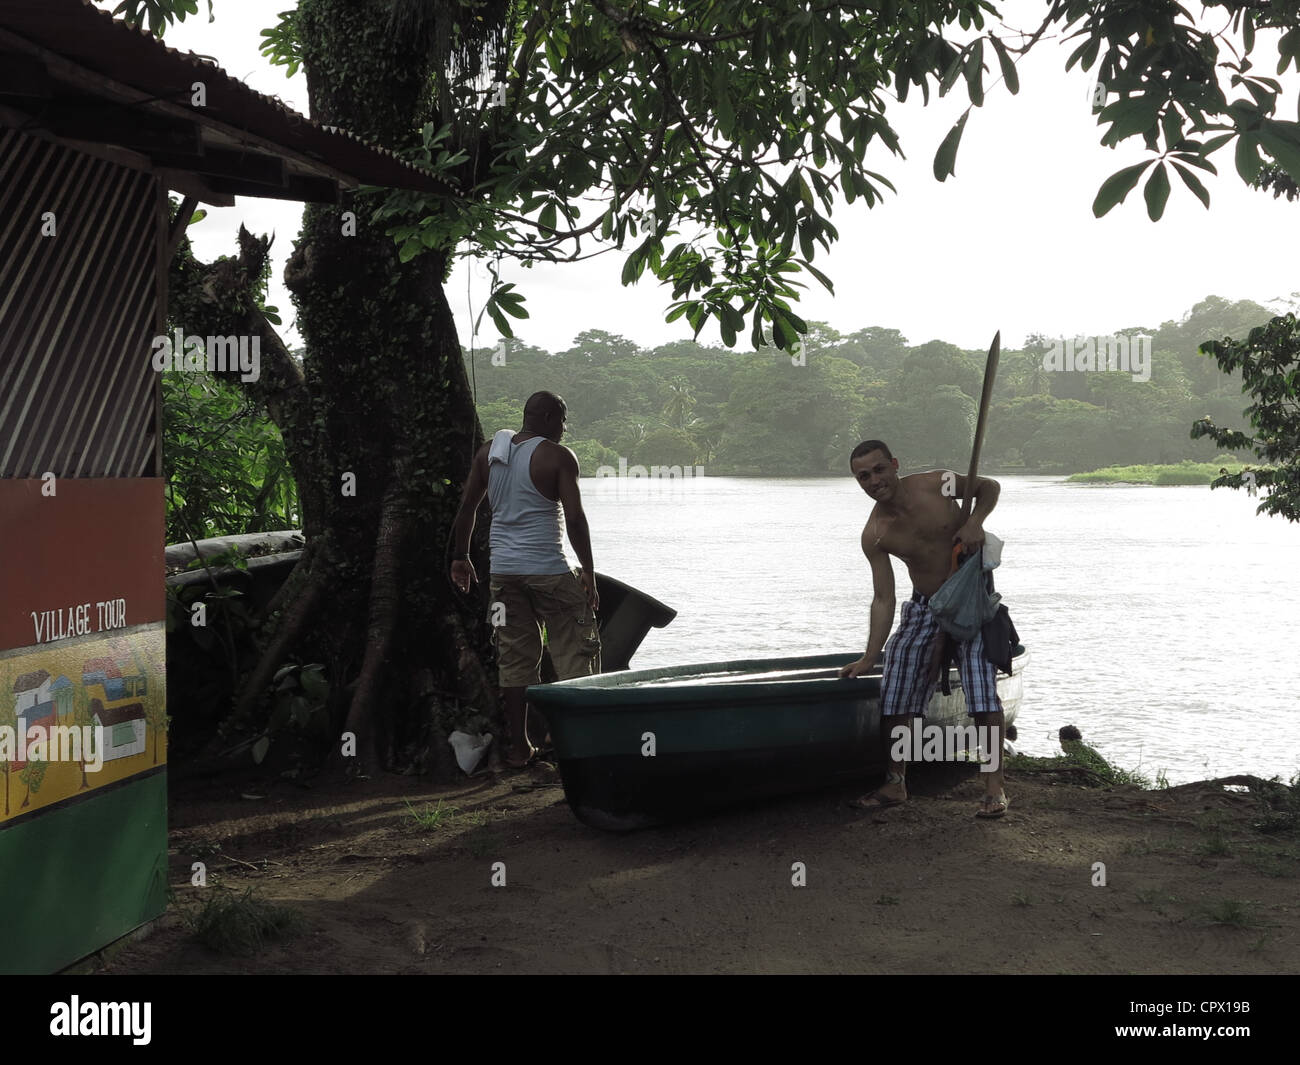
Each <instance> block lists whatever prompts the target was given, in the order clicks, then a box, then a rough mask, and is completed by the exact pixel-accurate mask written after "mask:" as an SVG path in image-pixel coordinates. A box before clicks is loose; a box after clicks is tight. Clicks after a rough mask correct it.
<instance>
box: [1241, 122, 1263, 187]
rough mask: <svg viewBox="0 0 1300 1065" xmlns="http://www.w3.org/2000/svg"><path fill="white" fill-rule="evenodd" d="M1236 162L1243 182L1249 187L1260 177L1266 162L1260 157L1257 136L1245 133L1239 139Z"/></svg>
mask: <svg viewBox="0 0 1300 1065" xmlns="http://www.w3.org/2000/svg"><path fill="white" fill-rule="evenodd" d="M1236 162H1237V173H1238V174H1240V175H1241V180H1242V181H1244V182H1245V183H1246V184H1247V185H1250V184H1252V183H1253V182H1254V180H1255V178H1257V177H1258V176H1259V168H1260V167H1261V166H1263V165H1264V160H1263V159H1261V158H1260V157H1259V142H1258V141H1257V140H1256V139H1255V134H1253V133H1243V134H1242V135H1241V136H1240V137H1238V138H1237V153H1236Z"/></svg>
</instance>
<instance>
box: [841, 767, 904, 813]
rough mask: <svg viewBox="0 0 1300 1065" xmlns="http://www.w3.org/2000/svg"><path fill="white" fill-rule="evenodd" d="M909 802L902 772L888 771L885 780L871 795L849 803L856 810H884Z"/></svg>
mask: <svg viewBox="0 0 1300 1065" xmlns="http://www.w3.org/2000/svg"><path fill="white" fill-rule="evenodd" d="M905 802H907V785H906V784H905V783H904V782H903V775H902V774H901V773H887V774H886V775H885V782H884V783H883V784H882V785H881V786H880V787H879V788H877V789H876V790H875V791H873V792H872V793H871V794H870V795H864V796H862V798H860V799H852V800H850V802H849V805H850V806H852V807H853V809H855V810H883V809H886V808H888V807H890V806H901V805H902V804H903V803H905Z"/></svg>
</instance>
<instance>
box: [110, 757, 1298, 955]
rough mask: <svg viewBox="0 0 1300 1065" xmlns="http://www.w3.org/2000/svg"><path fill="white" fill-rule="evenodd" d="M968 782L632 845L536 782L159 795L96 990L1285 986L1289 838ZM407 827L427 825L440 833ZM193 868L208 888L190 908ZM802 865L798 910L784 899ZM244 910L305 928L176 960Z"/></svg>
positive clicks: (1166, 797)
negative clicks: (619, 976)
mask: <svg viewBox="0 0 1300 1065" xmlns="http://www.w3.org/2000/svg"><path fill="white" fill-rule="evenodd" d="M976 777H977V775H976V774H975V773H974V772H973V771H972V770H969V769H966V770H964V771H963V770H958V769H956V768H955V767H936V766H916V767H913V771H912V772H911V773H909V783H910V784H911V785H912V790H913V793H914V796H915V797H914V800H913V801H912V802H910V803H909V804H908V805H906V806H904V807H899V808H895V809H891V810H888V811H877V812H874V813H863V812H860V811H856V810H853V809H851V808H849V807H847V806H846V805H845V800H846V799H848V798H850V797H852V796H854V795H856V794H861V793H862V791H863V790H864V788H863V787H858V788H854V789H841V790H838V791H829V792H823V793H819V794H811V795H802V796H796V797H792V798H787V799H779V800H774V801H770V802H767V803H764V804H761V805H753V806H748V807H744V808H740V809H737V810H734V811H732V812H729V813H723V814H719V815H714V816H711V817H707V818H702V819H700V820H697V821H694V822H690V823H685V824H679V825H674V826H671V827H665V828H656V829H647V830H643V831H640V832H635V833H631V834H627V835H613V834H608V833H603V832H599V831H596V830H595V829H591V828H587V827H586V826H584V825H582V824H580V823H579V822H578V821H577V820H576V819H575V818H574V817H573V815H572V814H571V813H570V811H569V808H568V806H567V804H566V803H565V801H564V793H563V790H562V789H561V788H560V786H559V784H558V776H557V774H556V773H555V771H554V770H553V769H550V768H549V767H537V768H533V769H531V770H528V771H525V772H522V773H515V774H512V775H509V776H503V777H499V778H498V777H491V776H488V777H478V778H474V779H472V780H470V781H468V782H466V783H465V784H464V785H463V786H460V787H454V788H441V789H434V788H432V787H430V785H429V784H428V783H427V782H425V781H421V780H419V779H417V778H411V777H397V776H387V777H383V778H380V779H376V780H370V781H363V782H354V783H352V784H349V785H346V786H340V787H338V788H335V789H332V790H324V789H305V788H302V787H299V786H296V785H294V784H291V783H288V782H276V783H274V784H271V785H269V786H268V785H266V784H261V785H259V784H258V783H256V781H255V780H245V781H242V782H238V783H230V782H222V783H208V784H205V785H203V786H199V787H195V786H190V787H187V788H184V789H177V788H174V789H173V796H172V807H171V815H170V816H171V846H170V882H171V884H172V886H173V889H174V891H175V900H174V902H173V903H172V905H171V906H170V907H169V909H168V913H167V915H166V916H165V917H164V918H163V919H162V921H161V922H159V923H158V924H156V925H155V926H154V928H153V930H152V932H151V933H150V934H149V935H147V936H146V937H145V938H143V939H140V940H138V941H136V942H133V943H130V944H128V945H127V946H125V947H122V948H119V949H118V950H117V951H116V952H115V953H112V952H105V956H104V957H102V958H100V959H98V961H97V966H96V967H98V968H99V969H101V970H102V971H105V972H112V973H493V972H509V973H517V972H527V973H706V972H707V973H715V972H717V973H723V972H725V973H778V972H779V973H796V972H797V973H813V972H825V973H850V972H852V973H862V972H905V973H949V972H991V973H1247V972H1249V973H1283V972H1286V973H1295V972H1300V950H1298V949H1297V947H1300V891H1297V878H1298V877H1300V839H1297V835H1296V833H1295V832H1294V831H1291V832H1287V833H1274V834H1267V833H1264V832H1262V831H1260V830H1259V829H1258V828H1257V827H1256V824H1257V823H1258V822H1259V819H1260V814H1261V805H1260V803H1259V801H1258V800H1257V799H1256V798H1255V797H1254V796H1253V795H1252V794H1250V793H1249V792H1246V791H1235V790H1231V789H1225V787H1224V786H1223V785H1222V784H1219V783H1212V782H1207V783H1201V784H1189V785H1184V786H1181V787H1177V788H1171V789H1167V790H1163V791H1141V790H1139V789H1137V788H1133V787H1123V788H1111V789H1098V788H1085V787H1081V786H1079V785H1078V784H1077V783H1073V782H1071V781H1069V780H1068V779H1055V778H1053V777H1052V776H1047V775H1042V774H1039V773H1035V774H1016V773H1015V772H1014V771H1013V772H1012V773H1010V774H1009V777H1008V786H1007V791H1008V793H1009V795H1010V796H1011V800H1012V805H1011V809H1010V811H1009V812H1008V814H1007V815H1006V817H1005V818H1004V819H1003V820H1001V821H980V820H976V819H975V818H974V817H973V816H972V815H973V813H974V811H975V808H976V799H977V797H978V795H979V794H980V789H981V783H980V782H979V781H978V780H977V779H976ZM1243 779H1244V778H1243ZM868 783H869V782H868ZM412 810H414V811H415V812H417V813H428V812H433V811H438V817H437V824H436V825H432V826H425V827H422V826H420V825H419V824H418V823H417V820H416V817H415V816H413V813H412ZM196 861H202V862H204V863H205V865H206V869H207V875H208V886H207V887H194V886H192V885H191V876H192V873H191V868H192V863H194V862H196ZM797 862H798V863H802V864H803V868H804V870H805V876H806V886H802V887H799V886H795V885H794V883H793V880H795V879H796V878H797V877H796V873H795V872H794V871H793V867H794V863H797ZM1097 862H1101V863H1104V865H1105V869H1104V876H1105V886H1094V880H1095V879H1097V878H1098V877H1099V875H1100V871H1094V863H1097ZM495 863H504V876H505V884H504V886H494V885H493V882H492V880H493V875H494V874H493V869H494V864H495ZM499 878H500V871H499V867H498V879H499ZM250 887H251V888H252V889H254V894H255V897H257V898H262V899H267V900H275V901H278V902H282V903H285V904H287V905H289V906H291V907H292V908H293V909H295V910H297V911H298V912H299V913H300V914H301V915H303V917H304V918H305V928H304V930H303V931H301V932H300V933H298V934H297V935H295V936H293V937H291V938H288V939H286V940H282V941H278V942H275V943H271V944H269V945H266V946H263V947H262V948H260V949H259V950H258V951H256V952H255V953H253V954H250V955H247V956H234V957H231V956H224V955H221V954H217V953H215V952H213V951H212V950H211V949H209V948H208V947H206V946H203V945H201V944H200V943H198V942H197V941H196V940H195V939H194V938H193V936H192V935H191V932H190V929H189V927H188V925H187V924H186V922H185V920H184V915H186V914H190V915H193V914H195V913H197V912H198V910H199V908H200V906H201V905H202V904H203V903H204V902H205V901H206V900H209V899H211V898H213V897H215V896H214V895H213V893H214V892H230V891H235V892H241V893H242V892H244V891H246V890H247V889H248V888H250Z"/></svg>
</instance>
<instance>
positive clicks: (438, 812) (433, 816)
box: [406, 799, 460, 832]
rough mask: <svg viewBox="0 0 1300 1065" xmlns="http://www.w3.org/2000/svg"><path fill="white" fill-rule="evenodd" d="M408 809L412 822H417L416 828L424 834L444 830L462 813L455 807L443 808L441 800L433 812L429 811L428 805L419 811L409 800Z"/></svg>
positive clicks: (407, 802)
mask: <svg viewBox="0 0 1300 1065" xmlns="http://www.w3.org/2000/svg"><path fill="white" fill-rule="evenodd" d="M406 809H407V810H408V811H409V812H410V815H411V820H412V821H414V822H415V826H416V827H417V828H419V829H420V830H421V831H424V832H432V831H433V830H434V829H435V828H442V827H443V826H444V825H445V824H447V822H448V821H450V820H451V818H453V817H455V816H456V814H458V813H459V812H460V811H459V810H458V809H457V808H456V807H455V806H443V805H442V800H441V799H439V800H438V805H437V806H436V807H434V808H433V809H432V810H430V809H429V804H428V803H425V804H424V808H423V809H421V810H417V809H416V808H415V807H414V806H412V805H411V801H410V800H409V799H407V800H406Z"/></svg>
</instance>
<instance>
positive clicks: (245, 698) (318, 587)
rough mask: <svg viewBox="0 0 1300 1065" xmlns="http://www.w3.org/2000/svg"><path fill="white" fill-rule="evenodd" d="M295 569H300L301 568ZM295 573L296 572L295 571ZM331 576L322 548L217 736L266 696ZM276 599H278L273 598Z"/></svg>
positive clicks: (328, 562)
mask: <svg viewBox="0 0 1300 1065" xmlns="http://www.w3.org/2000/svg"><path fill="white" fill-rule="evenodd" d="M298 568H301V566H300V567H298ZM296 572H297V568H296V569H295V573H296ZM332 573H333V567H332V566H331V564H330V561H329V549H328V547H327V546H326V547H322V548H320V549H319V550H318V551H317V553H316V554H315V555H313V556H312V558H311V561H310V564H309V569H308V570H307V571H306V572H305V575H304V577H303V578H302V582H303V583H302V589H301V592H300V593H299V594H298V596H297V598H296V599H295V600H294V603H293V606H292V607H290V608H289V610H288V612H287V613H286V614H285V616H284V617H283V618H282V619H281V621H280V626H279V628H278V629H277V631H276V633H275V636H274V638H273V639H272V640H271V641H270V643H268V644H267V645H266V649H265V650H264V651H263V652H262V656H261V658H259V659H258V661H257V665H256V666H254V667H253V671H252V673H250V674H249V676H248V679H247V680H246V681H245V682H244V685H243V688H242V689H241V690H240V692H239V695H238V697H237V698H236V700H235V708H234V709H233V710H232V711H231V712H230V714H229V716H228V717H227V718H226V719H225V721H223V722H222V723H221V726H220V727H219V728H218V736H220V735H221V734H222V733H223V732H224V731H226V730H227V729H228V728H229V727H230V726H231V725H233V724H235V723H237V722H239V721H242V720H244V719H245V718H247V717H248V716H249V715H250V714H251V712H252V709H253V707H254V706H256V705H257V702H258V700H260V699H261V698H262V696H263V695H264V694H265V693H266V689H267V687H268V686H269V685H270V683H271V678H272V677H274V676H275V671H276V670H277V669H278V668H279V667H280V665H281V663H283V661H284V659H285V657H286V656H287V655H288V653H289V649H290V648H291V647H292V646H293V644H294V642H295V641H296V640H297V639H298V637H299V636H300V635H301V633H302V632H303V630H304V629H305V628H306V627H307V624H308V622H309V621H311V619H312V617H313V616H314V615H315V613H316V607H317V606H318V605H319V603H320V600H321V595H322V593H323V592H324V590H325V584H326V582H327V581H328V580H329V578H330V576H331V575H332ZM277 598H279V597H278V596H277Z"/></svg>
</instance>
